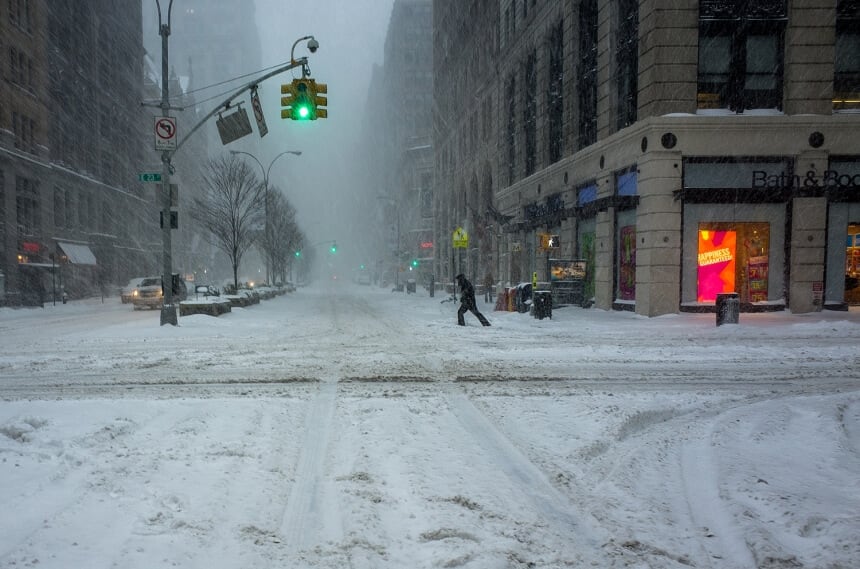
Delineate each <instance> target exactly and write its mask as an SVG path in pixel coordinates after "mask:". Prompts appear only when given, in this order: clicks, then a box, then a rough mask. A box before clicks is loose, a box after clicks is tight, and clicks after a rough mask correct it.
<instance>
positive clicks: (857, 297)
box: [845, 223, 860, 306]
mask: <svg viewBox="0 0 860 569" xmlns="http://www.w3.org/2000/svg"><path fill="white" fill-rule="evenodd" d="M845 245H846V247H845V302H847V303H848V304H851V305H854V306H857V305H860V223H851V224H849V225H848V239H847V240H846V242H845Z"/></svg>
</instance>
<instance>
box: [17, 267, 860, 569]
mask: <svg viewBox="0 0 860 569" xmlns="http://www.w3.org/2000/svg"><path fill="white" fill-rule="evenodd" d="M443 300H445V297H444V296H441V297H440V296H439V295H437V296H436V298H429V297H428V296H427V294H426V292H424V291H422V290H420V289H419V294H416V295H404V294H396V293H390V292H388V291H387V290H380V289H378V288H376V287H369V286H359V285H353V284H349V283H331V284H328V285H323V286H316V287H309V288H300V289H299V290H298V291H296V292H294V293H291V294H288V295H286V296H282V297H277V298H275V299H273V300H269V301H264V302H263V303H261V304H259V305H256V306H252V307H249V308H246V309H238V308H234V310H233V312H232V313H230V314H227V315H224V316H221V317H219V318H212V317H208V316H190V317H183V318H181V319H180V326H179V327H171V326H165V327H161V326H159V315H158V312H157V311H153V312H135V311H133V310H132V309H131V306H130V305H122V304H121V303H120V302H119V299H118V298H111V299H106V300H105V301H104V303H102V302H100V301H98V300H94V301H81V302H76V303H70V304H68V305H57V306H51V305H47V306H46V307H45V308H44V309H22V310H11V309H0V335H2V338H3V347H4V349H3V352H2V355H0V512H2V514H0V567H2V568H4V569H5V568H13V567H14V568H22V567H39V568H40V569H54V568H58V569H59V568H62V569H67V568H70V567H88V568H100V567H103V568H113V567H117V568H119V567H122V568H123V569H133V568H141V569H143V568H147V569H149V568H152V567H182V568H201V569H203V568H206V569H211V568H225V569H226V568H252V567H254V568H257V567H283V568H304V567H308V568H332V569H333V568H342V567H353V568H360V569H375V568H392V569H394V568H405V567H410V568H418V567H427V568H431V567H464V568H475V569H477V568H508V567H510V568H520V567H522V568H526V567H529V568H556V567H601V568H603V567H618V568H621V567H634V568H681V567H685V568H686V567H697V568H714V569H718V568H719V569H723V568H726V569H728V568H732V569H735V568H737V569H746V568H761V569H782V568H808V569H812V568H816V569H819V568H820V569H849V568H853V567H857V566H858V563H860V539H858V537H857V536H858V535H860V475H858V473H860V350H858V347H857V346H858V344H860V312H856V311H851V312H827V311H825V312H820V313H813V314H808V315H793V314H790V313H771V314H741V322H740V324H739V325H726V326H721V327H716V326H715V318H714V315H713V314H682V315H674V316H666V317H660V318H654V319H647V318H644V317H641V316H638V315H636V314H633V313H616V312H605V311H600V310H595V309H590V310H583V309H580V308H574V307H569V308H563V309H558V310H555V311H554V314H553V318H552V319H551V320H549V319H545V320H536V319H534V318H532V317H530V316H529V315H527V314H518V313H507V312H505V313H501V312H493V311H492V306H491V305H490V304H484V303H483V302H481V301H480V300H479V307H480V308H481V310H482V311H483V312H484V314H485V315H486V316H487V317H488V318H489V319H490V320H491V322H492V327H489V328H484V327H481V326H480V325H479V324H478V322H477V321H476V320H475V319H474V317H473V316H472V315H467V316H466V322H467V326H466V327H465V328H461V327H459V326H457V325H456V309H457V306H458V305H457V303H454V302H442V301H443Z"/></svg>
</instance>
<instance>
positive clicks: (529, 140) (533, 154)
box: [523, 52, 537, 176]
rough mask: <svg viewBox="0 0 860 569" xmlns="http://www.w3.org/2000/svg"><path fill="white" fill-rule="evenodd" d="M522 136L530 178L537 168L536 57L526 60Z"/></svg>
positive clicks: (527, 174)
mask: <svg viewBox="0 0 860 569" xmlns="http://www.w3.org/2000/svg"><path fill="white" fill-rule="evenodd" d="M525 71H526V73H525V101H524V105H523V106H524V108H523V134H524V135H525V145H526V148H525V150H526V157H525V158H526V162H525V175H526V176H531V175H532V174H534V172H535V168H536V167H537V55H536V54H535V53H534V52H532V53H531V54H529V56H528V58H527V59H526V69H525Z"/></svg>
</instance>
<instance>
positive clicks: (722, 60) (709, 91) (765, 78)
mask: <svg viewBox="0 0 860 569" xmlns="http://www.w3.org/2000/svg"><path fill="white" fill-rule="evenodd" d="M785 25H786V8H785V0H764V1H761V2H746V1H743V0H729V1H727V0H702V1H701V2H700V4H699V65H698V72H699V75H698V92H697V106H698V108H699V109H729V110H732V111H735V112H737V113H742V112H743V111H744V110H746V109H780V110H781V109H782V91H783V51H784V45H785Z"/></svg>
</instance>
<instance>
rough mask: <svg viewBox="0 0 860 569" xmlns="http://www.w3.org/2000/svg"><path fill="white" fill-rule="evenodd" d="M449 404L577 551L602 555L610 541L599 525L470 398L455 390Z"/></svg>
mask: <svg viewBox="0 0 860 569" xmlns="http://www.w3.org/2000/svg"><path fill="white" fill-rule="evenodd" d="M448 403H449V406H450V409H451V411H452V412H453V414H454V416H455V417H456V418H457V420H458V421H459V422H460V424H461V425H462V426H463V428H464V429H465V431H466V432H468V433H469V434H470V435H471V436H472V437H473V438H474V439H475V440H476V442H478V445H479V446H480V447H481V448H483V449H484V450H485V451H486V452H487V453H488V455H489V459H490V460H491V461H492V462H493V463H494V464H495V465H496V466H497V467H498V468H499V469H500V470H501V471H502V472H504V473H505V475H506V476H507V477H508V478H509V479H510V480H511V481H513V482H514V483H515V484H516V486H517V488H518V489H519V490H520V491H521V492H522V493H523V494H524V495H525V496H527V497H528V499H529V500H530V501H531V502H532V503H533V504H534V505H535V507H536V508H537V510H538V511H539V512H540V513H541V514H543V515H544V516H545V517H546V518H547V519H548V520H550V521H551V522H552V526H554V527H555V528H556V529H558V530H560V531H561V532H563V533H565V534H566V535H569V536H571V538H570V539H571V541H572V542H574V544H576V545H575V547H574V548H575V549H576V550H578V551H580V552H586V551H591V552H594V551H600V548H601V546H602V544H604V543H606V541H607V539H608V538H607V536H603V535H599V534H601V533H602V532H600V531H599V530H598V531H595V528H596V527H597V522H596V521H594V520H588V519H586V517H585V515H583V514H581V513H580V512H577V511H576V508H575V506H574V505H573V504H571V502H570V500H569V499H568V498H567V497H566V496H564V495H563V494H562V493H561V492H559V491H558V490H557V489H556V488H555V487H554V486H553V485H552V484H551V483H550V482H549V480H547V478H546V476H545V474H544V473H543V471H541V470H540V468H538V467H537V466H536V465H535V464H534V463H533V462H531V461H530V460H529V459H528V458H527V457H526V456H525V455H524V454H523V453H522V452H520V450H519V449H517V447H516V446H515V445H514V444H513V443H512V442H511V441H510V439H508V438H507V437H506V436H505V435H504V434H502V433H501V432H500V431H499V430H498V429H496V428H495V427H494V426H493V424H492V423H491V421H490V420H489V419H488V418H487V417H486V416H485V415H484V414H483V413H481V411H480V410H478V409H477V408H476V407H475V406H474V405H473V404H472V402H471V401H470V400H469V398H468V396H467V395H466V394H464V393H461V392H457V391H454V390H453V389H452V390H451V391H449V393H448Z"/></svg>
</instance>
